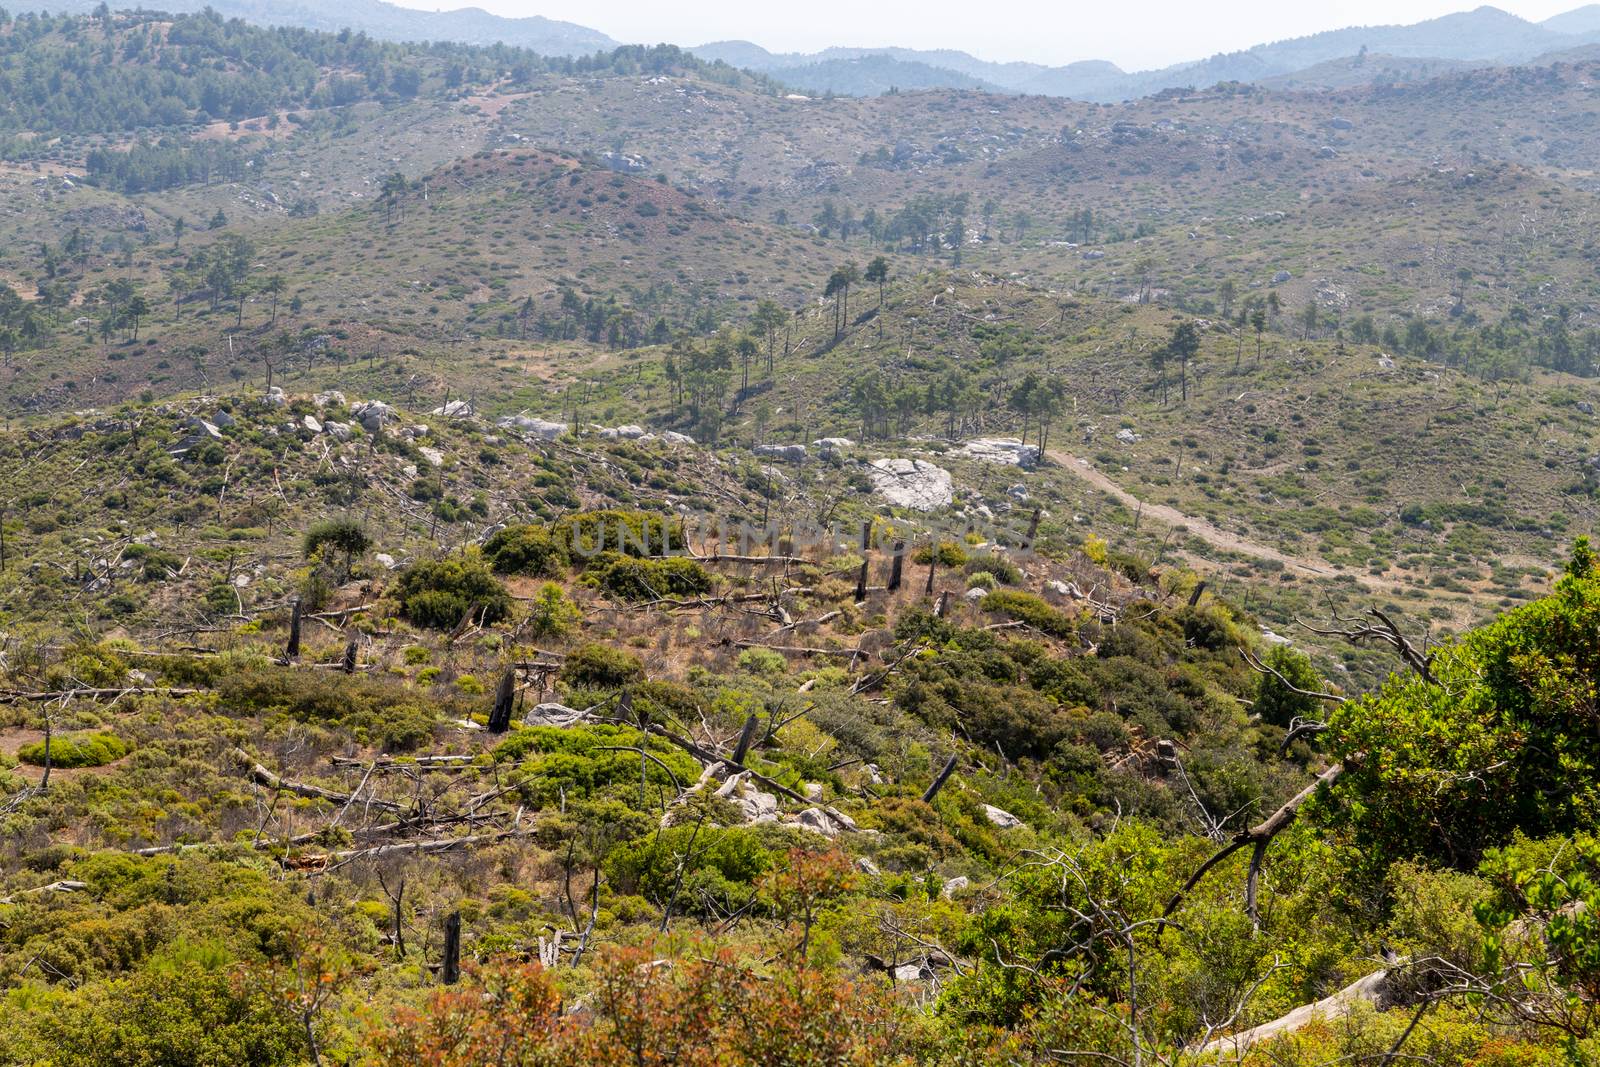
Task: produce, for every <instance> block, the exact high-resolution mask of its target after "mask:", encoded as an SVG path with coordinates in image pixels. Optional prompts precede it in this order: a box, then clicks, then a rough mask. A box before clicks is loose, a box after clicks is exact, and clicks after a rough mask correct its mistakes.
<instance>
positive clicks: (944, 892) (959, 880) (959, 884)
mask: <svg viewBox="0 0 1600 1067" xmlns="http://www.w3.org/2000/svg"><path fill="white" fill-rule="evenodd" d="M971 884H972V879H970V878H968V877H967V876H966V875H964V874H963V875H957V876H956V877H954V878H952V879H950V880H949V881H948V882H946V883H945V884H944V888H943V889H941V890H939V895H940V896H941V897H944V898H945V899H946V900H949V899H950V898H951V897H953V896H955V895H956V894H957V893H959V892H961V891H962V890H963V889H966V888H967V887H968V886H969V885H971Z"/></svg>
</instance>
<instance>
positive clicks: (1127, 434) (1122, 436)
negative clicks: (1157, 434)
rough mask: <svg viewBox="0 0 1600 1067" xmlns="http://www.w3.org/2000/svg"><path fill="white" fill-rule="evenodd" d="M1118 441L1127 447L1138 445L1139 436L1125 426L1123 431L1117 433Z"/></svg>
mask: <svg viewBox="0 0 1600 1067" xmlns="http://www.w3.org/2000/svg"><path fill="white" fill-rule="evenodd" d="M1117 440H1118V441H1121V442H1122V443H1123V444H1125V445H1133V444H1138V443H1139V435H1138V434H1136V433H1134V432H1133V431H1132V430H1130V429H1128V428H1127V427H1126V426H1124V427H1123V428H1122V429H1120V430H1118V431H1117Z"/></svg>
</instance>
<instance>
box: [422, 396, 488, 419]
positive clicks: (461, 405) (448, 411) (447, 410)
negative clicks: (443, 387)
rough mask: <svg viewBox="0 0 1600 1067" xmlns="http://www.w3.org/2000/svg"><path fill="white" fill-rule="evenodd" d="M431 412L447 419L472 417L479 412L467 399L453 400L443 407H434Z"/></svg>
mask: <svg viewBox="0 0 1600 1067" xmlns="http://www.w3.org/2000/svg"><path fill="white" fill-rule="evenodd" d="M431 414H434V415H438V416H441V417H442V418H446V419H470V418H472V416H473V415H475V414H477V412H475V411H474V410H473V408H472V405H471V404H470V403H469V402H467V401H465V400H452V401H450V402H449V403H448V404H446V405H444V406H443V407H437V408H434V409H433V411H432V412H431Z"/></svg>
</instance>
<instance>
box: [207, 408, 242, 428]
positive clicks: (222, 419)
mask: <svg viewBox="0 0 1600 1067" xmlns="http://www.w3.org/2000/svg"><path fill="white" fill-rule="evenodd" d="M211 421H212V422H213V423H215V424H216V425H217V426H218V427H219V428H221V429H224V430H226V429H227V428H228V427H229V426H237V425H239V420H238V419H236V418H234V417H233V416H232V415H230V414H228V413H227V412H226V411H218V412H217V413H216V414H215V415H213V416H211Z"/></svg>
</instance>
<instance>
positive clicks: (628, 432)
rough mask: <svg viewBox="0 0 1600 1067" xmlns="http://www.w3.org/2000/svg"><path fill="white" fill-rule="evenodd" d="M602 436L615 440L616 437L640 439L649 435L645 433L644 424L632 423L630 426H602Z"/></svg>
mask: <svg viewBox="0 0 1600 1067" xmlns="http://www.w3.org/2000/svg"><path fill="white" fill-rule="evenodd" d="M600 436H601V437H604V438H607V439H608V440H614V439H616V438H621V439H622V440H624V441H637V440H639V438H641V437H645V436H647V435H646V434H645V429H644V427H643V426H632V425H629V426H602V427H600Z"/></svg>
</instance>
